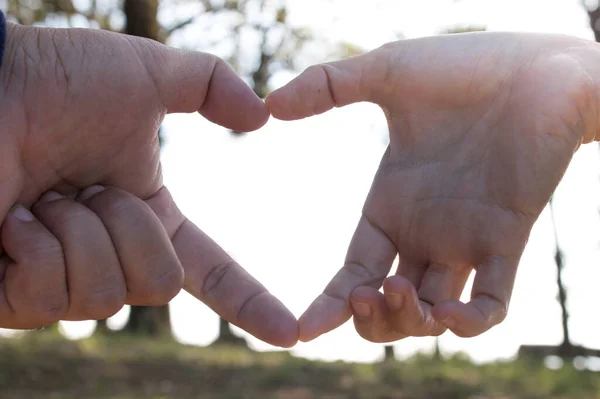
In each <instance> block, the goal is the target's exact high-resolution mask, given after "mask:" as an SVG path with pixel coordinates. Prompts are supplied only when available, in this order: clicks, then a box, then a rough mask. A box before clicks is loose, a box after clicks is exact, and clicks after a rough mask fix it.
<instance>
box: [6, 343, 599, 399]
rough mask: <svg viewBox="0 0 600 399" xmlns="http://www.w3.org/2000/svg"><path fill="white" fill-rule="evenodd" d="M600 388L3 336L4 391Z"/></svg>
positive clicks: (537, 373)
mask: <svg viewBox="0 0 600 399" xmlns="http://www.w3.org/2000/svg"><path fill="white" fill-rule="evenodd" d="M40 398H44V399H134V398H135V399H170V398H174V399H192V398H211V399H212V398H219V399H225V398H231V399H233V398H240V399H243V398H261V399H262V398H264V399H270V398H273V399H309V398H329V399H334V398H335V399H337V398H340V399H341V398H344V399H345V398H348V399H362V398H365V399H367V398H368V399H384V398H386V399H387V398H389V399H392V398H394V399H396V398H398V399H411V398H415V399H416V398H442V399H449V398H465V399H487V398H494V399H509V398H527V399H538V398H539V399H542V398H544V399H549V398H576V399H591V398H600V374H598V373H592V372H582V371H578V370H576V369H575V368H572V367H570V366H565V367H563V368H562V369H561V370H558V371H553V370H549V369H546V368H544V367H543V366H542V365H541V364H538V363H536V362H533V361H522V360H521V361H516V362H511V363H498V364H490V365H485V366H476V365H473V364H472V363H471V362H469V361H468V360H467V359H464V358H461V357H454V358H451V359H446V360H444V361H433V360H432V359H430V358H428V357H426V356H417V357H414V358H412V359H410V360H408V361H404V362H394V363H391V364H374V365H358V364H348V363H342V362H338V363H319V362H311V361H308V360H304V359H297V358H294V357H292V356H290V355H288V354H287V353H255V352H251V351H247V350H243V349H237V348H231V347H209V348H197V347H189V346H184V345H180V344H176V343H172V342H157V341H149V340H139V339H137V340H136V339H132V338H128V337H122V336H119V337H114V338H106V339H88V340H83V341H77V342H73V341H67V340H64V339H61V338H60V337H58V336H56V335H54V334H48V333H39V334H38V333H31V334H28V335H27V336H25V337H24V338H19V339H4V340H0V399H40Z"/></svg>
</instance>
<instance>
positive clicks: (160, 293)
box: [78, 186, 184, 306]
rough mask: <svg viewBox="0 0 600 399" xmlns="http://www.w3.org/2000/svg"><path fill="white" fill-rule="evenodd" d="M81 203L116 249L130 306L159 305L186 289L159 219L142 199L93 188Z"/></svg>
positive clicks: (171, 246)
mask: <svg viewBox="0 0 600 399" xmlns="http://www.w3.org/2000/svg"><path fill="white" fill-rule="evenodd" d="M78 200H79V201H81V202H82V203H83V204H85V205H86V206H87V207H88V208H90V209H91V210H92V211H94V212H95V213H96V215H98V217H99V218H100V220H101V221H102V223H103V224H104V226H105V228H106V230H107V231H108V234H109V236H110V238H111V240H112V243H113V245H114V248H115V249H116V252H117V255H118V258H119V262H120V264H121V268H122V270H123V274H124V276H125V281H126V284H127V303H128V304H130V305H137V306H159V305H165V304H167V303H169V301H170V300H171V299H173V297H175V295H177V294H178V293H179V292H180V291H181V288H182V287H183V278H184V276H183V268H182V266H181V263H180V262H179V259H178V258H177V255H176V253H175V250H174V248H173V245H172V243H171V240H170V239H169V236H168V235H167V232H166V231H165V229H164V227H163V226H162V224H161V222H160V220H159V219H158V218H157V217H156V215H155V214H154V212H152V209H150V207H149V206H148V205H146V204H145V203H144V202H143V201H142V200H140V199H139V198H137V197H134V196H132V195H130V194H128V193H126V192H124V191H122V190H119V189H116V188H111V187H108V188H105V187H102V186H92V187H90V188H88V189H86V190H84V191H83V192H82V193H81V195H80V196H79V197H78Z"/></svg>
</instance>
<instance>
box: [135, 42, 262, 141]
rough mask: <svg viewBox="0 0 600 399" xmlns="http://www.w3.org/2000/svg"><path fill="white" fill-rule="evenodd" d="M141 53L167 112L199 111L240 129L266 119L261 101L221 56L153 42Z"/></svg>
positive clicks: (250, 129)
mask: <svg viewBox="0 0 600 399" xmlns="http://www.w3.org/2000/svg"><path fill="white" fill-rule="evenodd" d="M144 43H150V42H148V41H145V42H144ZM141 53H142V54H143V55H142V56H143V57H144V58H145V59H144V60H143V61H144V63H145V65H146V66H147V68H148V71H149V73H150V75H151V77H152V79H153V80H154V82H155V85H156V87H157V89H158V93H159V96H160V98H161V101H162V103H163V104H164V105H165V107H166V108H167V113H178V112H186V113H188V112H196V111H198V112H200V114H202V116H204V117H205V118H206V119H208V120H209V121H211V122H213V123H216V124H218V125H221V126H224V127H226V128H229V129H232V130H235V131H240V132H247V131H252V130H256V129H259V128H260V127H262V126H263V125H264V124H265V123H267V120H268V119H269V111H268V109H267V107H266V106H265V104H264V103H263V101H262V100H261V99H260V98H259V97H258V96H257V95H256V94H255V93H254V91H253V90H252V89H251V88H250V87H249V86H248V85H247V84H246V83H244V81H242V79H240V77H239V76H237V74H236V73H235V72H234V71H233V70H232V69H231V67H230V66H229V65H228V64H227V63H226V62H225V61H223V60H222V59H220V58H218V57H216V56H214V55H211V54H206V53H200V52H192V51H183V50H178V49H174V48H171V47H167V46H159V45H156V43H152V44H149V45H147V46H145V48H144V51H142V52H141ZM157 60H159V61H160V62H157Z"/></svg>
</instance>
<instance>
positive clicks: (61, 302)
mask: <svg viewBox="0 0 600 399" xmlns="http://www.w3.org/2000/svg"><path fill="white" fill-rule="evenodd" d="M32 209H33V212H30V211H29V210H27V209H26V208H24V207H22V206H17V207H15V208H14V209H13V210H12V212H11V213H10V214H9V215H8V216H7V218H6V220H5V223H4V225H3V228H2V233H1V234H2V242H3V243H4V249H5V251H6V255H7V256H4V257H2V258H1V259H0V276H2V277H3V278H2V279H1V280H2V282H3V283H2V284H1V285H0V320H2V325H3V327H5V328H6V327H8V328H15V329H30V328H37V327H40V326H43V325H47V324H51V323H53V322H55V321H56V320H73V321H76V320H100V319H105V318H108V317H111V316H112V315H114V314H115V313H117V312H118V311H119V310H120V309H121V308H122V307H123V305H124V304H126V303H127V304H130V305H139V306H153V305H162V304H164V303H167V302H169V301H170V300H171V299H172V298H173V296H175V295H176V294H177V293H178V292H179V291H180V290H181V286H182V284H183V268H182V266H181V264H180V263H179V259H178V258H177V255H176V254H175V250H174V249H173V245H172V244H171V240H170V238H169V236H168V235H167V233H166V232H165V229H164V227H163V225H162V224H161V221H160V220H159V219H158V218H157V217H156V215H155V214H154V212H153V211H152V209H151V208H150V207H149V206H148V205H147V204H145V203H144V202H143V201H142V200H140V199H139V198H137V197H135V196H132V195H131V194H128V193H126V192H124V191H122V190H119V189H115V188H104V187H102V186H92V187H90V188H88V189H86V190H84V191H83V192H81V193H78V194H77V195H76V196H75V195H70V196H69V197H65V196H63V195H60V194H58V193H57V192H55V191H49V192H47V193H44V195H42V197H41V198H40V200H39V201H37V202H36V203H35V204H34V206H33V208H32ZM140 248H143V250H140Z"/></svg>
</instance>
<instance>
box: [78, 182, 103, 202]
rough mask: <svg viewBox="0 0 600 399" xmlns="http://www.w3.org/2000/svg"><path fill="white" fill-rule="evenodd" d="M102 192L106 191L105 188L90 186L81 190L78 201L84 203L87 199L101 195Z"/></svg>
mask: <svg viewBox="0 0 600 399" xmlns="http://www.w3.org/2000/svg"><path fill="white" fill-rule="evenodd" d="M104 190H106V187H104V186H100V185H95V186H90V187H88V188H86V189H85V190H83V191H82V192H81V194H79V198H78V200H79V201H85V200H87V199H89V198H92V197H93V196H94V195H96V194H98V193H101V192H102V191H104Z"/></svg>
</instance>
